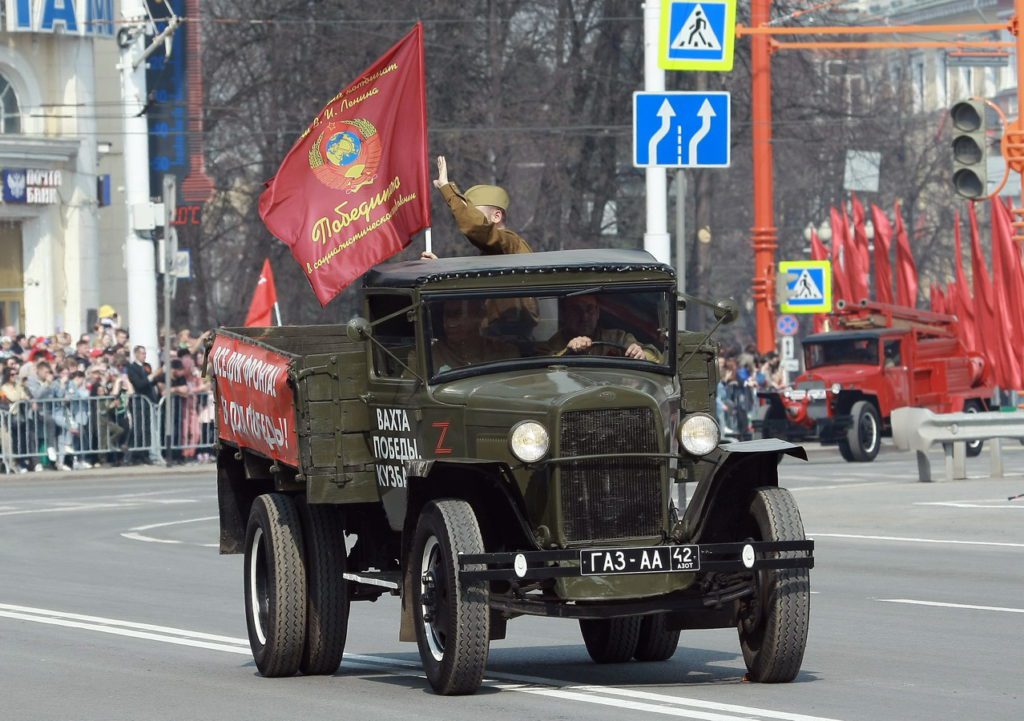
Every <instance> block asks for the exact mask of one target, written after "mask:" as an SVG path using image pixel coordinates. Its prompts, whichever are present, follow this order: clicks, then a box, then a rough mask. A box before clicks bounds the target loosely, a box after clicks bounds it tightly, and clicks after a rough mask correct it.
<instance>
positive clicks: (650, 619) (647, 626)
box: [633, 613, 679, 661]
mask: <svg viewBox="0 0 1024 721" xmlns="http://www.w3.org/2000/svg"><path fill="white" fill-rule="evenodd" d="M677 646H679V629H676V630H675V631H669V630H667V629H666V628H665V614H663V613H656V614H654V615H653V616H644V617H643V619H642V620H641V621H640V637H639V638H638V639H637V644H636V651H634V652H633V658H635V659H636V660H637V661H667V660H669V659H670V658H672V655H673V654H674V653H675V652H676V647H677Z"/></svg>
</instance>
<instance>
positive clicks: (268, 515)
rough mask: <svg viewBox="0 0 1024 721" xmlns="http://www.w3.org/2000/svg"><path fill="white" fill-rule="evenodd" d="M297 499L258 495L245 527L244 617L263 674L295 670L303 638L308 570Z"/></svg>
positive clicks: (285, 674) (297, 665)
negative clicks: (304, 557)
mask: <svg viewBox="0 0 1024 721" xmlns="http://www.w3.org/2000/svg"><path fill="white" fill-rule="evenodd" d="M302 553H303V548H302V525H301V521H300V520H299V511H298V509H297V508H296V506H295V502H294V501H293V500H292V499H291V498H289V497H288V496H285V495H283V494H280V493H268V494H263V495H261V496H257V497H256V500H255V501H254V502H253V504H252V510H251V512H250V513H249V523H248V526H247V527H246V532H245V622H246V626H247V627H248V630H249V646H250V647H251V648H252V657H253V659H254V660H255V661H256V668H258V669H259V671H260V673H261V674H263V675H264V676H291V675H292V674H294V673H295V672H296V671H298V670H299V663H300V661H301V660H302V651H303V646H304V643H305V639H306V571H305V566H304V565H303V562H302Z"/></svg>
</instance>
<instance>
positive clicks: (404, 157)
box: [260, 23, 430, 305]
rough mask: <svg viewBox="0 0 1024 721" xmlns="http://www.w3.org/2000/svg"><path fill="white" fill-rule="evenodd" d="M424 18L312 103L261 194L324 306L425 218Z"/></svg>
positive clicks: (274, 226)
mask: <svg viewBox="0 0 1024 721" xmlns="http://www.w3.org/2000/svg"><path fill="white" fill-rule="evenodd" d="M429 187H430V179H429V172H428V168H427V105H426V87H425V79H424V68H423V26H422V25H421V24H419V23H417V24H416V27H415V28H413V30H412V31H411V32H410V33H409V34H408V35H406V36H405V37H404V38H402V39H401V40H400V41H399V42H398V43H397V44H396V45H395V46H394V47H392V48H391V49H390V50H388V51H387V52H386V53H385V54H384V55H383V56H382V57H381V58H380V59H379V60H378V61H377V62H375V63H374V64H373V65H371V66H370V67H369V68H367V69H366V70H365V71H364V72H363V73H362V74H361V75H360V76H359V77H358V78H357V79H356V81H355V82H353V83H352V84H351V85H349V86H348V87H347V88H345V89H344V90H342V91H341V92H340V93H338V94H337V95H335V96H334V97H333V98H332V99H331V101H330V102H329V103H327V105H326V106H325V107H324V109H323V110H321V111H320V114H319V115H317V116H316V118H315V119H314V120H313V122H312V123H311V124H310V126H309V127H308V128H307V129H306V132H304V133H303V134H302V137H300V138H299V140H298V141H297V142H296V143H295V145H293V146H292V149H291V150H289V151H288V155H286V156H285V159H284V162H282V163H281V167H280V168H279V169H278V171H277V175H275V176H274V177H273V178H271V179H270V180H269V181H268V182H267V189H266V190H264V191H263V194H262V195H261V196H260V217H261V218H263V222H264V223H265V224H266V226H267V228H268V229H269V230H270V232H271V233H273V234H274V235H276V236H277V237H278V238H280V239H281V240H282V241H284V242H285V243H286V244H287V245H288V246H289V247H290V248H291V251H292V255H293V256H294V257H295V260H297V261H298V263H299V265H300V266H301V267H302V270H303V272H305V274H306V278H307V279H308V280H309V283H310V285H311V286H313V292H314V293H316V297H317V300H319V301H320V304H321V305H327V303H329V302H330V301H331V299H332V298H334V297H335V296H336V295H337V294H338V293H340V292H341V291H342V290H344V289H345V287H346V286H348V285H349V284H350V283H352V281H354V280H355V279H356V278H358V277H359V276H360V275H362V274H363V273H365V272H366V271H367V270H369V268H371V267H372V266H373V265H375V264H376V263H379V262H380V261H382V260H385V259H386V258H390V257H391V256H392V255H394V254H395V253H398V252H399V251H401V250H402V249H403V248H405V247H406V246H407V245H409V242H410V238H411V236H412V235H414V234H416V233H418V232H419V231H420V230H422V229H423V228H425V227H427V226H428V225H430V196H429Z"/></svg>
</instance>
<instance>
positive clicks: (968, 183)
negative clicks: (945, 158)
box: [949, 99, 988, 200]
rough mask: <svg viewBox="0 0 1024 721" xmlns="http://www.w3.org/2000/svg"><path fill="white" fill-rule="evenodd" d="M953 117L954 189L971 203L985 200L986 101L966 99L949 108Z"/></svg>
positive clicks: (986, 153)
mask: <svg viewBox="0 0 1024 721" xmlns="http://www.w3.org/2000/svg"><path fill="white" fill-rule="evenodd" d="M949 116H950V118H951V119H952V121H953V188H954V189H955V190H956V192H957V193H958V194H959V195H961V196H962V197H964V198H967V199H969V200H978V199H979V198H984V197H985V196H986V195H988V191H987V184H988V177H987V173H986V167H985V166H986V165H987V156H988V139H987V138H986V136H985V102H984V101H983V100H975V99H971V100H963V101H961V102H959V103H957V104H955V105H954V106H953V107H952V108H950V109H949Z"/></svg>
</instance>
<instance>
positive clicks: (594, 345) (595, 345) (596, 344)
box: [569, 340, 629, 356]
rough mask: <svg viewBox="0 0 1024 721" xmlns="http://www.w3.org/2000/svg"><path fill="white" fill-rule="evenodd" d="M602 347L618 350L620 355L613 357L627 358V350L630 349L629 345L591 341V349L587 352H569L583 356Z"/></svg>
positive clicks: (606, 341) (616, 354)
mask: <svg viewBox="0 0 1024 721" xmlns="http://www.w3.org/2000/svg"><path fill="white" fill-rule="evenodd" d="M601 346H604V347H607V348H611V349H612V350H617V351H618V353H615V354H612V355H615V356H625V355H626V349H627V348H628V347H629V346H627V345H624V344H623V343H615V342H614V341H609V340H595V341H591V342H590V348H588V349H587V350H585V351H574V350H572V349H570V350H569V352H570V353H572V354H574V355H583V354H584V353H589V352H590V351H591V350H593V349H594V348H598V347H601Z"/></svg>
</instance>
